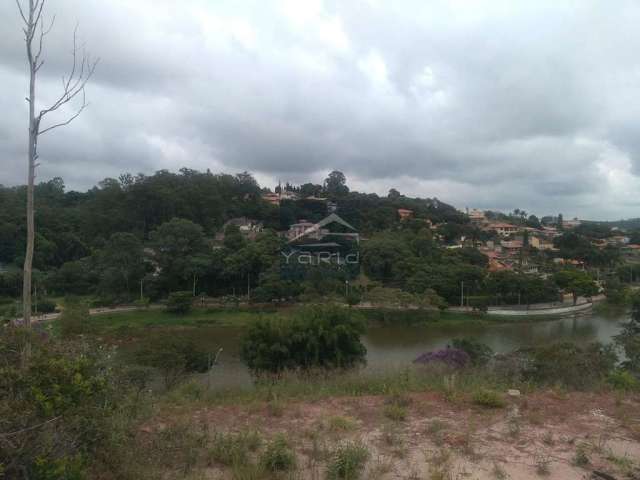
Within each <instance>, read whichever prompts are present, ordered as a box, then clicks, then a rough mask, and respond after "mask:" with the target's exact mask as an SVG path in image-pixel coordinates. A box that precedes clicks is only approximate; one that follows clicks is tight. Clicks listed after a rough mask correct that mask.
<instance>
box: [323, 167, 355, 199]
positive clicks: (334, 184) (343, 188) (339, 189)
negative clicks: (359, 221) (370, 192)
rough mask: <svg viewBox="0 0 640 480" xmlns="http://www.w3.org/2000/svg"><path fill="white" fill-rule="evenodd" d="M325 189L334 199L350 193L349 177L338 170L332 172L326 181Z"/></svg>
mask: <svg viewBox="0 0 640 480" xmlns="http://www.w3.org/2000/svg"><path fill="white" fill-rule="evenodd" d="M324 188H325V190H326V191H327V193H328V194H329V195H331V196H334V197H339V196H343V195H346V194H347V193H349V187H347V177H345V176H344V173H342V172H339V171H338V170H334V171H332V172H331V173H330V174H329V176H328V177H327V178H326V180H325V181H324Z"/></svg>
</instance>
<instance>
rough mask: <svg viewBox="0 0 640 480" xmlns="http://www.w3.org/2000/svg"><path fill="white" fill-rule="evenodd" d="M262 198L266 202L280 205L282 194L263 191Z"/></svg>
mask: <svg viewBox="0 0 640 480" xmlns="http://www.w3.org/2000/svg"><path fill="white" fill-rule="evenodd" d="M262 199H263V200H264V201H265V202H267V203H270V204H271V205H275V206H278V205H280V195H279V194H277V193H271V192H268V193H263V194H262Z"/></svg>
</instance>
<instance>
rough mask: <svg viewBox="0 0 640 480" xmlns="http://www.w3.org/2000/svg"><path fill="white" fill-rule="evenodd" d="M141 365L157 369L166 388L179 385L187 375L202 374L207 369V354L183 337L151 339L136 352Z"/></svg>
mask: <svg viewBox="0 0 640 480" xmlns="http://www.w3.org/2000/svg"><path fill="white" fill-rule="evenodd" d="M136 359H137V361H138V362H139V363H140V364H141V365H145V366H148V367H152V368H155V369H157V370H158V371H159V372H160V374H161V375H162V379H163V381H164V385H165V387H166V388H172V387H174V386H176V385H177V384H178V383H180V381H181V380H183V379H184V378H185V375H186V374H189V373H204V372H206V371H207V369H208V367H209V359H208V356H207V353H205V352H204V351H203V350H202V349H200V348H198V346H197V345H195V343H194V342H193V341H191V340H189V339H185V338H183V337H174V336H166V337H165V336H162V337H156V338H152V339H151V340H150V341H149V342H148V343H147V344H145V346H144V347H142V348H141V349H140V350H138V351H137V352H136Z"/></svg>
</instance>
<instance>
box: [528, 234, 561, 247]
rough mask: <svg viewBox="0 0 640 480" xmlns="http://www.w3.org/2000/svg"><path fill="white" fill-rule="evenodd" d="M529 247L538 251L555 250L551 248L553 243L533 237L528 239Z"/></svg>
mask: <svg viewBox="0 0 640 480" xmlns="http://www.w3.org/2000/svg"><path fill="white" fill-rule="evenodd" d="M529 245H531V246H532V247H533V248H537V249H538V250H556V248H555V247H554V246H553V242H550V241H549V240H546V239H544V238H539V237H534V236H530V237H529Z"/></svg>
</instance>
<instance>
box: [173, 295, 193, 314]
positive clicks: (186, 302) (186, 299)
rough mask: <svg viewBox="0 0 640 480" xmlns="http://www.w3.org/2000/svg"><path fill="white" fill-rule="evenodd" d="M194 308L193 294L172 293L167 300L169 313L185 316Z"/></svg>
mask: <svg viewBox="0 0 640 480" xmlns="http://www.w3.org/2000/svg"><path fill="white" fill-rule="evenodd" d="M192 306H193V295H192V293H191V292H172V293H170V294H169V298H168V299H167V312H171V313H177V314H180V315H184V314H186V313H189V311H190V310H191V307H192Z"/></svg>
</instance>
